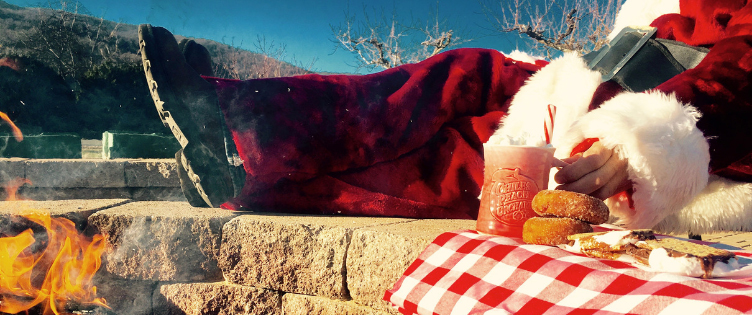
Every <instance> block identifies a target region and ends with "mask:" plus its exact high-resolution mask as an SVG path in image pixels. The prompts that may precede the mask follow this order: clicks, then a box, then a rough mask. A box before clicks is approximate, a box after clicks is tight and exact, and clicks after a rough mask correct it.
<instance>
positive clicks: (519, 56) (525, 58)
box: [504, 49, 546, 64]
mask: <svg viewBox="0 0 752 315" xmlns="http://www.w3.org/2000/svg"><path fill="white" fill-rule="evenodd" d="M504 55H505V56H507V57H509V58H511V59H514V60H517V61H522V62H527V63H532V64H535V62H536V61H538V60H545V59H546V58H543V57H539V56H533V55H530V54H528V53H526V52H524V51H520V50H517V49H515V50H514V51H512V52H510V53H508V54H507V53H504Z"/></svg>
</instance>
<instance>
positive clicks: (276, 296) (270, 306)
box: [154, 282, 282, 315]
mask: <svg viewBox="0 0 752 315" xmlns="http://www.w3.org/2000/svg"><path fill="white" fill-rule="evenodd" d="M281 294H282V293H281V292H278V291H273V290H265V289H259V288H254V287H245V286H240V285H236V284H229V283H226V282H216V283H177V284H164V285H161V286H160V287H159V293H158V294H156V296H155V300H154V305H155V308H154V314H186V315H205V314H212V315H214V314H219V315H222V314H224V315H235V314H259V315H275V314H282V298H281Z"/></svg>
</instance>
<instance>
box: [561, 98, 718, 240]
mask: <svg viewBox="0 0 752 315" xmlns="http://www.w3.org/2000/svg"><path fill="white" fill-rule="evenodd" d="M699 116H700V115H699V113H698V112H697V111H696V110H695V109H694V108H693V107H691V106H684V105H683V104H681V103H680V102H679V101H678V100H677V99H676V98H675V97H673V96H667V95H665V94H662V93H657V92H654V93H622V94H619V95H617V96H616V97H614V98H612V99H611V100H609V101H607V102H606V103H604V104H603V105H602V106H601V107H600V108H599V109H596V110H593V111H591V112H589V113H587V114H585V115H584V116H583V117H582V119H581V120H579V121H578V122H577V123H576V124H575V125H574V126H572V129H570V130H569V132H567V136H566V139H565V140H564V141H562V144H561V145H560V146H559V147H558V149H564V151H565V152H569V151H571V149H572V148H573V147H574V146H575V145H576V144H578V143H580V142H581V141H582V140H583V139H586V138H599V139H600V141H601V143H602V144H603V145H604V146H605V147H607V148H617V150H618V152H619V154H621V156H622V157H624V158H626V159H627V161H628V165H629V166H628V172H629V178H630V180H631V181H632V183H633V188H634V194H633V195H632V198H633V202H634V206H635V209H634V210H632V209H629V207H628V206H627V205H625V204H624V202H621V203H620V202H618V201H617V200H611V199H615V198H611V199H610V200H608V203H609V207H610V208H611V211H612V213H613V214H614V215H616V216H618V217H619V218H620V221H619V223H623V224H625V225H626V226H627V227H628V228H652V227H654V226H656V224H658V223H659V222H661V221H662V220H663V219H664V218H666V217H668V216H669V215H672V214H676V213H677V212H678V211H679V210H681V209H682V207H684V206H685V205H686V204H688V203H689V202H690V201H691V200H692V199H693V198H694V197H695V196H697V195H698V194H699V193H700V191H701V190H702V189H703V188H704V187H705V186H706V185H707V183H708V164H709V162H710V154H709V147H708V143H707V141H706V140H705V138H704V137H703V134H702V132H701V131H700V130H699V129H697V126H696V125H695V124H696V122H697V120H698V119H699Z"/></svg>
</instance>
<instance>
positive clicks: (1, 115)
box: [0, 112, 23, 142]
mask: <svg viewBox="0 0 752 315" xmlns="http://www.w3.org/2000/svg"><path fill="white" fill-rule="evenodd" d="M0 120H2V121H3V122H5V123H6V124H8V126H10V129H11V130H12V131H13V137H14V138H16V141H18V142H21V141H22V140H23V134H22V133H21V129H18V127H17V126H16V124H14V123H13V121H11V120H10V117H8V115H6V114H5V113H3V112H0Z"/></svg>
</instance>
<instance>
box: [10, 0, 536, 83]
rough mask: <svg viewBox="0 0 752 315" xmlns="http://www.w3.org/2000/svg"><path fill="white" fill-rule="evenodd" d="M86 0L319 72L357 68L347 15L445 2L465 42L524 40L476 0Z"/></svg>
mask: <svg viewBox="0 0 752 315" xmlns="http://www.w3.org/2000/svg"><path fill="white" fill-rule="evenodd" d="M5 1H7V2H9V3H12V4H15V5H20V6H38V5H39V4H40V0H5ZM49 1H53V2H54V1H55V0H49ZM79 1H80V3H81V4H83V5H84V7H85V8H86V9H87V10H88V11H89V12H90V13H91V14H92V15H94V16H97V17H104V18H106V19H108V20H113V21H120V22H124V23H129V24H141V23H150V24H153V25H158V26H163V27H166V28H167V29H169V30H170V31H172V32H173V33H176V34H180V35H184V36H188V37H199V38H208V39H213V40H216V41H220V42H224V43H226V44H231V43H233V44H235V45H236V46H241V47H242V48H245V49H248V50H255V49H254V46H253V44H254V43H256V39H257V37H258V36H263V37H264V38H265V39H266V41H267V42H274V43H275V44H277V45H279V44H283V45H285V47H286V49H285V52H286V56H285V58H284V59H285V60H286V61H296V62H297V63H300V64H309V63H310V62H311V61H312V60H314V59H315V60H316V61H315V63H314V69H313V70H316V71H327V72H354V71H355V67H353V65H354V64H356V59H355V58H354V57H353V55H352V54H351V53H349V52H347V51H344V50H337V51H336V52H335V46H336V45H335V43H333V42H332V40H333V39H334V35H333V34H332V31H331V27H330V25H340V24H342V23H343V22H344V20H345V15H346V12H349V13H350V15H355V17H356V18H361V17H363V13H364V12H366V13H368V14H371V15H373V14H374V12H376V13H377V14H378V13H380V12H382V11H383V12H386V13H389V14H390V13H391V12H392V11H393V10H395V9H396V10H397V14H398V16H399V17H400V18H402V19H403V20H406V21H410V20H411V19H413V18H414V19H420V20H423V21H425V20H427V19H429V18H430V17H431V15H430V13H431V12H434V15H435V11H436V8H437V6H438V12H439V17H440V19H443V20H446V21H447V22H448V23H450V24H451V25H453V26H454V28H455V29H463V30H464V33H465V34H467V35H468V36H465V37H466V38H472V39H474V40H473V41H470V42H468V43H465V44H463V45H462V46H460V47H483V48H491V49H497V50H501V51H511V50H513V49H514V48H515V47H516V45H517V43H516V41H517V40H518V37H517V35H513V34H507V35H496V36H489V34H493V33H492V32H491V31H489V30H488V28H489V27H490V25H489V24H487V22H486V21H485V17H484V15H483V14H482V8H481V5H480V4H479V3H478V2H477V0H451V1H447V0H445V1H438V2H437V1H436V0H414V1H381V0H372V1H363V0H349V1H348V0H329V1H327V0H324V1H321V0H319V1H313V0H265V1H258V0H252V1H240V0H231V1H208V0H204V1H195V0H162V1H156V0H154V1H150V0H130V1H111V0H110V1H106V0H79ZM495 1H497V2H498V1H505V0H495ZM45 3H46V2H45ZM215 3H221V5H217V4H215ZM364 5H365V7H364ZM520 45H524V43H523V44H520ZM360 73H364V71H363V70H361V72H360Z"/></svg>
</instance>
